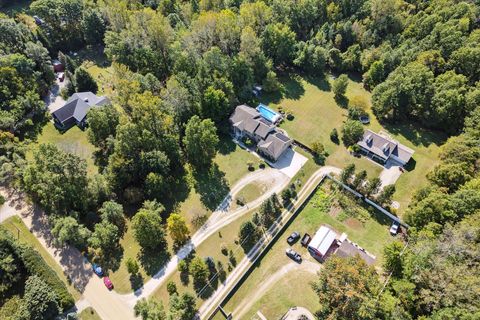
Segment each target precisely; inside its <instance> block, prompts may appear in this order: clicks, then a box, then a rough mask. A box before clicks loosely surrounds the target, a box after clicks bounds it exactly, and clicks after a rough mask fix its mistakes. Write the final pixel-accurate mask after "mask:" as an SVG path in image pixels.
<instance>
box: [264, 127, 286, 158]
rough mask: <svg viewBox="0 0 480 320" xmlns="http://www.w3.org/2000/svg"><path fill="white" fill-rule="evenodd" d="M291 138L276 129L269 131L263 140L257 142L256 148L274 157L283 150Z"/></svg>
mask: <svg viewBox="0 0 480 320" xmlns="http://www.w3.org/2000/svg"><path fill="white" fill-rule="evenodd" d="M290 143H291V139H290V138H288V137H287V136H286V135H284V134H282V133H280V132H279V131H277V130H274V131H273V132H271V133H270V134H269V135H268V136H267V138H266V139H265V140H261V141H260V142H259V143H258V148H259V149H260V150H262V151H263V152H265V153H267V154H269V155H271V156H272V157H273V158H274V159H278V157H279V156H280V155H281V154H282V152H283V151H285V148H286V147H287V146H288V145H290Z"/></svg>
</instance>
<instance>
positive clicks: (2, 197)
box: [0, 194, 5, 206]
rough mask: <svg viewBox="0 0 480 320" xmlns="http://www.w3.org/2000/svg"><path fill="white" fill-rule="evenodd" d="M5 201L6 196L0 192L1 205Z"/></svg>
mask: <svg viewBox="0 0 480 320" xmlns="http://www.w3.org/2000/svg"><path fill="white" fill-rule="evenodd" d="M4 203H5V197H4V196H2V195H1V194H0V206H1V205H3V204H4Z"/></svg>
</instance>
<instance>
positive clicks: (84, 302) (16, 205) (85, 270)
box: [0, 167, 339, 320]
mask: <svg viewBox="0 0 480 320" xmlns="http://www.w3.org/2000/svg"><path fill="white" fill-rule="evenodd" d="M338 171H339V169H338V168H334V167H322V168H320V169H319V170H318V171H317V172H315V173H314V174H313V175H312V177H310V179H309V180H308V181H307V183H306V184H305V185H304V187H303V188H302V189H301V190H300V192H299V194H298V198H299V199H301V198H302V197H304V196H305V194H306V192H307V191H308V190H309V189H310V188H311V187H312V185H314V184H315V181H318V179H319V178H321V177H322V176H323V175H324V174H325V173H330V172H338ZM289 181H290V178H289V177H288V176H286V175H285V174H283V173H282V172H281V171H279V170H277V169H272V168H268V169H265V170H257V171H255V172H253V173H250V174H248V175H247V176H245V177H244V178H242V179H241V180H240V181H238V182H237V183H236V184H235V185H234V186H233V187H232V189H231V191H230V193H229V194H228V195H227V197H226V198H225V199H224V201H222V203H221V204H220V205H219V207H218V210H216V211H215V212H214V213H212V215H211V216H210V218H209V219H208V221H207V222H206V223H205V225H204V226H203V227H202V228H201V229H200V230H198V231H197V232H196V233H195V234H194V235H193V236H192V238H191V240H190V241H189V243H187V244H186V245H185V246H184V247H182V248H181V249H180V250H179V251H178V252H177V253H176V254H175V256H174V257H173V258H172V259H171V260H170V261H169V262H168V263H167V265H165V266H164V267H162V269H161V270H159V272H158V273H157V274H155V275H154V276H153V277H152V278H151V279H150V280H149V281H147V282H146V283H145V284H144V286H143V287H142V288H141V289H139V290H137V291H136V292H134V293H130V294H126V295H121V294H118V293H116V292H115V291H108V290H107V289H106V288H105V286H104V285H103V282H102V280H101V279H100V278H98V277H96V276H94V275H93V272H92V271H91V266H90V265H89V263H88V262H87V261H85V259H84V257H83V256H82V255H81V253H80V252H79V251H78V250H77V249H75V248H73V247H71V246H64V247H62V248H57V247H54V246H53V243H52V239H53V238H52V235H51V234H50V227H49V225H48V223H47V221H46V217H45V215H44V214H43V212H42V211H40V210H38V209H36V208H33V207H32V206H31V205H27V204H26V203H25V201H24V200H23V199H22V198H21V197H19V195H18V194H12V193H9V192H7V190H5V189H0V193H1V194H2V195H4V196H5V198H6V199H7V202H6V203H5V205H4V206H3V207H2V208H1V209H0V213H1V216H0V221H3V220H4V219H6V218H7V217H10V216H12V215H18V216H19V217H20V218H21V219H22V220H23V222H24V223H25V225H26V226H27V227H28V228H29V230H30V231H31V232H32V233H33V234H34V235H35V236H36V237H37V239H38V240H39V241H40V243H41V244H42V246H44V247H45V249H46V250H47V252H49V253H50V255H51V256H52V257H53V258H54V259H55V261H56V262H57V263H58V264H59V265H60V266H61V267H62V269H63V270H64V271H65V273H66V274H68V275H69V277H70V278H71V280H72V281H73V283H75V285H76V287H78V288H79V289H80V291H81V293H82V299H80V300H79V301H78V302H77V304H76V306H77V311H81V310H83V309H84V308H86V307H89V306H90V307H93V308H94V309H95V310H96V311H97V313H98V314H99V316H100V317H101V318H102V319H104V320H109V319H116V320H117V319H118V320H122V319H125V320H130V319H135V317H134V314H133V307H134V306H135V303H136V302H137V301H138V300H139V299H141V298H144V297H148V296H149V295H150V294H152V293H153V292H154V291H155V290H156V289H157V288H158V287H160V286H161V285H162V284H163V283H164V282H165V281H166V279H167V278H168V276H169V275H171V274H172V273H173V272H175V271H176V268H177V264H178V262H179V261H180V260H181V259H184V258H185V257H186V256H187V255H188V254H189V253H190V252H191V251H192V250H193V249H194V248H195V247H197V246H199V245H200V244H201V243H202V242H203V241H205V240H206V239H207V238H208V237H209V236H211V235H212V234H214V233H215V232H217V231H218V230H219V229H221V228H222V227H224V226H226V225H228V224H229V223H231V222H233V221H235V220H236V219H238V218H239V217H241V216H242V215H243V214H246V213H247V212H249V211H251V210H252V209H254V208H256V207H258V206H260V204H261V203H262V202H263V201H264V200H266V199H267V198H268V197H270V196H271V195H272V194H273V193H280V192H281V190H282V189H283V188H285V187H286V186H287V185H288V183H289ZM254 182H261V183H267V184H269V185H270V186H271V187H270V188H269V189H268V191H267V192H266V193H265V194H263V195H262V196H260V197H259V198H257V199H255V200H253V201H251V202H249V203H247V205H246V206H244V207H240V208H238V209H235V210H229V209H230V204H231V202H232V201H233V199H235V196H236V194H238V192H240V191H241V190H242V189H243V188H244V187H245V186H246V185H248V184H251V183H254ZM244 260H245V261H244ZM244 260H242V262H241V263H239V264H238V265H237V267H236V268H235V269H234V270H233V272H232V273H231V274H230V275H229V277H228V278H227V280H226V283H227V284H229V283H230V280H231V279H232V278H234V277H238V276H240V275H241V274H242V273H243V270H245V268H247V267H248V258H245V259H244ZM226 287H228V285H227V286H222V287H220V288H219V289H218V290H217V291H216V292H215V293H214V295H213V296H212V297H211V298H210V299H209V300H207V301H205V303H204V304H203V305H202V307H201V308H200V315H201V316H202V315H204V313H205V312H206V311H207V310H210V309H209V308H207V306H209V307H213V306H214V302H215V301H216V299H215V297H219V296H220V295H221V294H222V292H223V290H225V288H226ZM204 306H205V307H204Z"/></svg>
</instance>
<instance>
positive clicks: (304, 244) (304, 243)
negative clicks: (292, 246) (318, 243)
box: [301, 233, 312, 247]
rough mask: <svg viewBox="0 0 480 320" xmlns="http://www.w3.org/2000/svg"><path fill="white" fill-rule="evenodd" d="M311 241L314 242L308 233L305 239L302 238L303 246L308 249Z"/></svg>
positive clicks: (304, 236)
mask: <svg viewBox="0 0 480 320" xmlns="http://www.w3.org/2000/svg"><path fill="white" fill-rule="evenodd" d="M310 240H312V237H311V236H310V235H309V234H308V233H305V234H304V235H303V238H302V242H301V244H302V246H304V247H306V246H308V244H309V243H310Z"/></svg>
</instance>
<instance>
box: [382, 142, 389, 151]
mask: <svg viewBox="0 0 480 320" xmlns="http://www.w3.org/2000/svg"><path fill="white" fill-rule="evenodd" d="M388 149H390V146H389V145H388V142H386V143H385V144H384V145H383V146H382V150H383V152H388Z"/></svg>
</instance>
